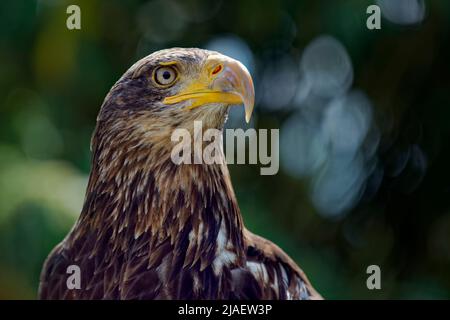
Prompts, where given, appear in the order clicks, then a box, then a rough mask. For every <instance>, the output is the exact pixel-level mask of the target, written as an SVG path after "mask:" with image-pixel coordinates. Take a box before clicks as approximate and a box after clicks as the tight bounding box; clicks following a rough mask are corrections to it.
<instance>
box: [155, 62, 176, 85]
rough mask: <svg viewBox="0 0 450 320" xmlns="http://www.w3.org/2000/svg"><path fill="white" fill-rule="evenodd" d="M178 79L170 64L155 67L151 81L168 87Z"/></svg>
mask: <svg viewBox="0 0 450 320" xmlns="http://www.w3.org/2000/svg"><path fill="white" fill-rule="evenodd" d="M177 79H178V72H177V70H176V69H175V68H173V67H170V66H161V67H159V68H157V69H155V72H154V73H153V81H155V83H156V84H157V85H159V86H162V87H168V86H170V85H172V84H173V83H175V81H176V80H177Z"/></svg>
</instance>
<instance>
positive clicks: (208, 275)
mask: <svg viewBox="0 0 450 320" xmlns="http://www.w3.org/2000/svg"><path fill="white" fill-rule="evenodd" d="M212 56H214V57H215V58H214V59H212V58H211V57H212ZM217 57H218V58H217ZM222 57H223V59H225V60H223V59H222ZM211 61H213V62H214V63H216V61H219V62H222V61H223V63H224V67H225V69H226V67H227V63H228V62H229V61H231V60H226V58H225V57H224V56H218V54H217V53H214V52H210V51H206V50H200V49H180V48H176V49H169V50H163V51H159V52H156V53H154V54H152V55H149V56H148V57H146V58H144V59H142V60H140V61H139V62H137V63H136V64H135V65H133V66H132V67H131V68H130V69H129V70H128V71H127V72H126V73H125V74H124V75H123V76H122V78H121V79H120V80H119V81H118V82H117V83H116V84H115V85H114V86H113V88H112V89H111V91H110V93H109V94H108V95H107V97H106V98H105V101H104V103H103V105H102V108H101V111H100V113H99V116H98V119H97V127H96V130H95V133H94V135H93V139H92V152H93V158H92V171H91V174H90V178H89V184H88V187H87V192H86V198H85V203H84V206H83V209H82V212H81V215H80V217H79V219H78V221H77V223H76V224H75V226H74V227H73V229H72V230H71V231H70V233H69V234H68V235H67V236H66V238H65V239H64V240H63V241H62V243H60V244H59V245H58V246H57V247H56V248H55V249H54V250H53V251H52V252H51V253H50V255H49V257H48V258H47V260H46V262H45V265H44V268H43V271H42V274H41V284H40V290H39V296H40V298H42V299H309V298H314V299H317V298H320V295H318V294H317V293H316V291H315V290H314V289H313V288H312V286H311V285H310V283H309V282H308V280H307V279H306V276H305V275H304V273H303V272H302V271H301V270H300V268H299V267H298V266H297V265H296V264H295V263H294V262H293V261H292V260H291V259H290V258H289V257H288V256H287V255H286V254H285V253H284V252H283V251H282V250H281V249H280V248H278V247H277V246H276V245H274V244H273V243H271V242H269V241H268V240H265V239H263V238H261V237H258V236H256V235H253V234H251V233H250V232H249V231H248V230H246V229H245V228H244V226H243V222H242V218H241V214H240V211H239V207H238V204H237V201H236V197H235V195H234V191H233V187H232V184H231V181H230V176H229V173H228V169H227V166H226V164H212V165H207V164H182V165H176V164H174V163H173V162H172V161H171V158H170V153H171V150H172V147H173V143H172V142H171V140H170V136H171V133H172V132H173V130H174V129H176V128H180V127H181V128H187V129H188V130H191V129H190V128H191V126H192V122H193V121H194V120H202V121H203V127H204V128H222V126H223V123H224V121H225V118H226V115H227V112H228V107H229V105H228V104H227V103H221V101H217V103H215V105H214V106H210V105H204V106H199V107H197V108H194V109H191V110H186V106H187V104H188V103H189V102H187V101H184V102H180V103H176V104H173V105H167V104H165V103H164V101H165V100H164V98H167V97H169V96H174V95H176V94H179V93H180V92H183V90H186V88H187V87H189V88H191V87H192V86H193V85H196V84H197V83H199V82H201V81H200V80H199V79H203V78H202V77H203V76H202V75H203V74H205V72H209V71H204V70H209V69H208V68H209V64H212V62H211ZM167 63H169V64H171V65H172V64H173V65H176V70H177V72H178V73H179V79H177V81H175V83H174V84H173V85H171V86H159V85H157V84H156V83H155V80H154V76H152V75H154V74H155V70H156V68H159V67H160V66H161V65H166V64H167ZM230 63H234V62H230ZM213 66H214V65H213ZM234 68H240V66H239V65H237V64H234ZM216 70H217V69H216ZM224 72H227V71H226V70H225V71H224ZM205 77H206V78H208V77H211V79H216V78H214V77H216V75H215V74H214V73H213V74H207V75H206V76H205ZM218 77H219V76H218ZM223 77H225V76H223ZM208 79H209V78H208ZM221 85H223V84H221ZM222 156H223V155H222ZM69 265H78V266H79V267H80V269H81V289H72V290H69V289H68V288H67V286H66V280H67V277H68V276H69V275H68V274H67V273H66V270H67V267H68V266H69Z"/></svg>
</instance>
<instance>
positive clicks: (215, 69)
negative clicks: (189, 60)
mask: <svg viewBox="0 0 450 320" xmlns="http://www.w3.org/2000/svg"><path fill="white" fill-rule="evenodd" d="M222 69H223V67H222V65H221V64H219V65H217V66H216V67H215V68H214V70H213V71H212V75H216V74H218V73H220V71H222Z"/></svg>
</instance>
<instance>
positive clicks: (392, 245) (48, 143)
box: [0, 0, 450, 299]
mask: <svg viewBox="0 0 450 320" xmlns="http://www.w3.org/2000/svg"><path fill="white" fill-rule="evenodd" d="M374 3H376V4H378V5H379V6H380V7H381V11H382V15H383V17H382V19H381V30H368V29H367V27H366V19H367V18H368V14H366V9H367V6H369V5H371V4H374ZM69 4H77V5H79V6H80V8H81V30H68V29H67V28H66V19H67V17H68V15H67V14H66V8H67V6H68V5H69ZM449 31H450V2H448V1H444V0H441V1H438V0H435V1H426V2H424V1H414V0H398V1H397V0H396V1H389V0H380V1H356V0H354V1H343V0H341V1H325V0H322V1H317V0H316V1H294V0H291V1H275V0H258V1H257V0H253V1H200V0H187V1H181V0H179V1H178V0H177V1H175V0H172V1H162V0H154V1H137V0H131V1H126V2H125V1H118V0H116V1H93V0H86V1H57V0H40V1H31V0H29V1H25V0H17V1H1V2H0V298H3V299H11V298H26V299H34V298H36V290H37V285H38V277H39V272H40V269H41V266H42V263H43V261H44V259H45V257H46V256H47V254H48V253H49V251H50V250H51V248H52V247H53V246H54V245H55V244H56V243H58V242H59V241H60V240H61V239H62V238H63V237H64V235H65V234H66V233H67V232H68V230H69V229H70V227H71V226H72V224H73V222H74V221H75V219H76V218H77V216H78V214H79V211H80V208H81V206H82V202H83V197H84V191H85V186H86V182H87V176H88V173H89V166H90V151H89V140H90V136H91V133H92V130H93V128H94V125H95V118H96V114H97V112H98V110H99V107H100V105H101V103H102V101H103V98H104V97H105V95H106V93H107V92H108V90H109V88H110V87H111V86H112V85H113V84H114V82H115V81H116V80H117V79H118V78H119V77H120V75H121V74H122V73H123V72H124V71H125V70H126V69H127V68H128V67H129V66H130V65H131V64H132V63H134V62H135V61H136V60H138V59H139V58H141V57H143V56H145V55H147V54H149V53H151V52H153V51H155V50H158V49H163V48H168V47H174V46H182V47H201V48H210V49H214V50H218V51H221V52H223V53H225V54H228V55H230V56H232V57H235V58H237V59H239V60H241V61H242V62H243V63H244V64H246V65H247V67H248V68H249V70H250V71H251V73H252V75H253V77H254V81H255V86H256V96H257V104H256V107H255V113H254V118H253V121H252V122H251V124H250V126H254V127H255V128H273V129H278V128H279V129H280V171H279V173H278V174H277V175H274V176H261V175H260V174H259V166H258V165H246V166H243V165H231V166H230V170H231V175H232V180H233V182H234V187H235V191H236V193H237V197H238V200H239V203H240V206H241V210H242V212H243V215H244V220H245V223H246V225H247V226H248V227H249V229H250V230H252V231H254V232H255V233H259V234H261V235H263V236H265V237H267V238H269V239H271V240H273V241H274V242H275V243H277V244H278V245H279V246H281V247H282V248H283V249H285V251H286V252H287V253H288V254H290V255H291V256H292V257H293V258H294V260H296V261H297V262H298V263H299V264H300V265H301V266H302V268H303V269H304V271H305V272H306V273H307V274H308V276H309V278H310V280H311V281H312V283H313V284H314V285H315V287H316V288H317V289H318V291H319V292H321V293H322V295H323V296H324V297H325V298H331V299H343V298H358V299H359V298H367V299H380V298H397V299H413V298H447V299H448V298H450V182H449V181H450V170H449V168H448V167H449V164H450V153H449V143H448V140H449V139H450V123H449V120H450V103H449V100H450V99H449V89H450V81H449V77H450V72H449V71H450V70H449V69H450V68H449V57H450V47H449V39H450V34H449ZM241 109H242V108H235V109H233V111H232V114H231V116H230V121H229V122H228V124H227V125H228V127H243V128H246V127H247V126H246V125H245V124H244V122H243V116H242V114H243V110H241ZM372 264H376V265H379V266H380V267H381V273H382V282H381V284H382V289H381V290H372V291H371V290H368V289H367V287H366V278H367V274H366V268H367V266H369V265H372Z"/></svg>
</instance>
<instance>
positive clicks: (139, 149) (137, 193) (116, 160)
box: [72, 141, 245, 271]
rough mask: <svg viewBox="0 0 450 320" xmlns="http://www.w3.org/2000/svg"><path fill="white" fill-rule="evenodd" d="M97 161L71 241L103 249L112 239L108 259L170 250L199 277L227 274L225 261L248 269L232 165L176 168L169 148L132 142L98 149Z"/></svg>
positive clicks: (177, 166)
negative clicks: (88, 240) (92, 241)
mask: <svg viewBox="0 0 450 320" xmlns="http://www.w3.org/2000/svg"><path fill="white" fill-rule="evenodd" d="M130 146H132V147H130ZM93 153H94V156H93V162H92V171H91V175H90V178H89V184H88V188H87V193H86V199H85V204H84V207H83V210H82V213H81V215H80V218H79V221H78V223H77V225H76V226H75V228H74V230H73V232H72V240H73V241H75V240H76V239H81V238H83V237H85V236H86V232H87V233H92V232H94V233H95V234H96V236H95V237H94V238H96V241H97V242H99V243H104V242H105V239H106V238H107V239H108V240H107V241H108V243H109V246H108V249H107V250H108V251H110V254H115V253H119V252H128V253H129V254H131V255H132V254H133V253H132V252H133V250H134V248H142V246H143V245H144V246H146V247H148V253H147V254H148V255H150V253H151V252H152V251H154V250H155V248H159V247H161V246H164V245H170V247H171V249H170V250H169V251H170V252H171V254H173V255H178V256H179V257H181V258H182V259H183V266H194V265H196V264H197V265H198V266H199V268H200V270H203V269H206V268H208V267H211V268H213V267H216V269H217V268H219V267H221V265H222V264H223V263H225V262H224V261H219V263H217V260H218V259H219V258H218V257H220V256H221V255H222V254H224V253H226V255H227V256H228V257H233V259H232V261H231V260H230V261H227V263H233V264H236V265H242V264H243V263H244V260H245V253H244V252H245V251H244V240H243V223H242V218H241V214H240V210H239V207H238V204H237V201H236V197H235V194H234V191H233V187H232V184H231V180H230V175H229V172H228V169H227V166H226V164H210V165H206V164H182V165H176V164H174V163H173V162H172V161H171V159H170V156H169V155H170V153H168V152H167V150H164V147H161V146H159V147H157V146H156V145H148V144H147V145H145V144H136V145H133V143H129V142H128V143H127V144H126V145H121V144H117V143H111V144H107V143H104V142H100V143H98V142H97V141H94V144H93ZM88 230H89V231H88ZM94 247H95V246H94ZM150 260H151V259H149V264H151V261H150ZM219 260H220V259H219ZM215 271H217V270H215Z"/></svg>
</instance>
